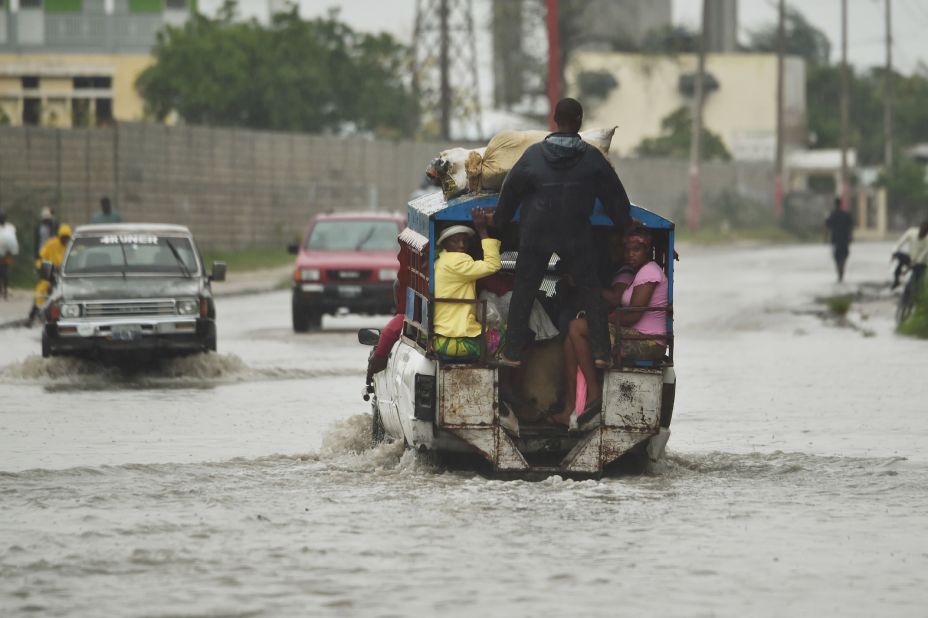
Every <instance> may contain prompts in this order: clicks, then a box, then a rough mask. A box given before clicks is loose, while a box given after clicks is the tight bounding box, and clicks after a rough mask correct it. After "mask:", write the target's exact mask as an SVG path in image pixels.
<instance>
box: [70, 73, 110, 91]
mask: <svg viewBox="0 0 928 618" xmlns="http://www.w3.org/2000/svg"><path fill="white" fill-rule="evenodd" d="M73 83H74V89H75V90H84V89H93V90H109V89H110V88H112V87H113V78H112V77H102V76H90V77H75V78H74V80H73Z"/></svg>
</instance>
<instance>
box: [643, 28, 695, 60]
mask: <svg viewBox="0 0 928 618" xmlns="http://www.w3.org/2000/svg"><path fill="white" fill-rule="evenodd" d="M641 51H642V52H645V53H658V54H695V53H698V52H699V34H698V33H696V32H693V31H692V30H687V29H686V28H683V27H680V26H664V27H663V28H657V29H655V30H651V31H650V32H648V33H647V34H646V35H645V36H644V39H643V40H642V42H641Z"/></svg>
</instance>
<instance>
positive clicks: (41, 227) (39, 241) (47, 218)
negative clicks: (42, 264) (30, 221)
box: [32, 206, 58, 260]
mask: <svg viewBox="0 0 928 618" xmlns="http://www.w3.org/2000/svg"><path fill="white" fill-rule="evenodd" d="M57 233H58V222H57V221H55V211H53V210H52V209H51V208H50V207H48V206H46V207H44V208H43V209H42V215H41V219H40V220H39V222H38V223H37V224H36V226H35V232H34V233H33V235H32V240H33V245H32V254H33V255H32V259H34V260H37V259H39V251H41V250H42V247H44V246H45V243H47V242H48V241H49V239H51V238H54V237H55V234H57Z"/></svg>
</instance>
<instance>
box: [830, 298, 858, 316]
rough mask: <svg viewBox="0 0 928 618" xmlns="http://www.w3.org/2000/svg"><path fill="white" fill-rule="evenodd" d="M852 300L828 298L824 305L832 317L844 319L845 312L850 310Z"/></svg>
mask: <svg viewBox="0 0 928 618" xmlns="http://www.w3.org/2000/svg"><path fill="white" fill-rule="evenodd" d="M851 303H852V299H851V297H850V296H847V295H843V296H829V297H828V298H826V299H825V304H826V305H827V306H828V310H829V311H830V312H832V313H833V314H834V315H837V316H840V317H844V316H846V315H847V312H848V311H850V309H851Z"/></svg>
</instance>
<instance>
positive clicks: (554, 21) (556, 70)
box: [545, 0, 561, 131]
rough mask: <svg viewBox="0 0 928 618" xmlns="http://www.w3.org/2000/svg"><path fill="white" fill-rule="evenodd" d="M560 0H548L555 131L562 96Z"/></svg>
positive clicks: (550, 111)
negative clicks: (557, 108) (556, 116)
mask: <svg viewBox="0 0 928 618" xmlns="http://www.w3.org/2000/svg"><path fill="white" fill-rule="evenodd" d="M557 3H558V0H547V16H546V19H545V22H546V24H547V26H548V128H549V129H551V130H552V131H554V130H555V129H556V128H557V125H556V124H555V122H554V107H555V106H556V105H557V102H558V101H559V100H560V98H561V42H560V37H559V36H558V6H557Z"/></svg>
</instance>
